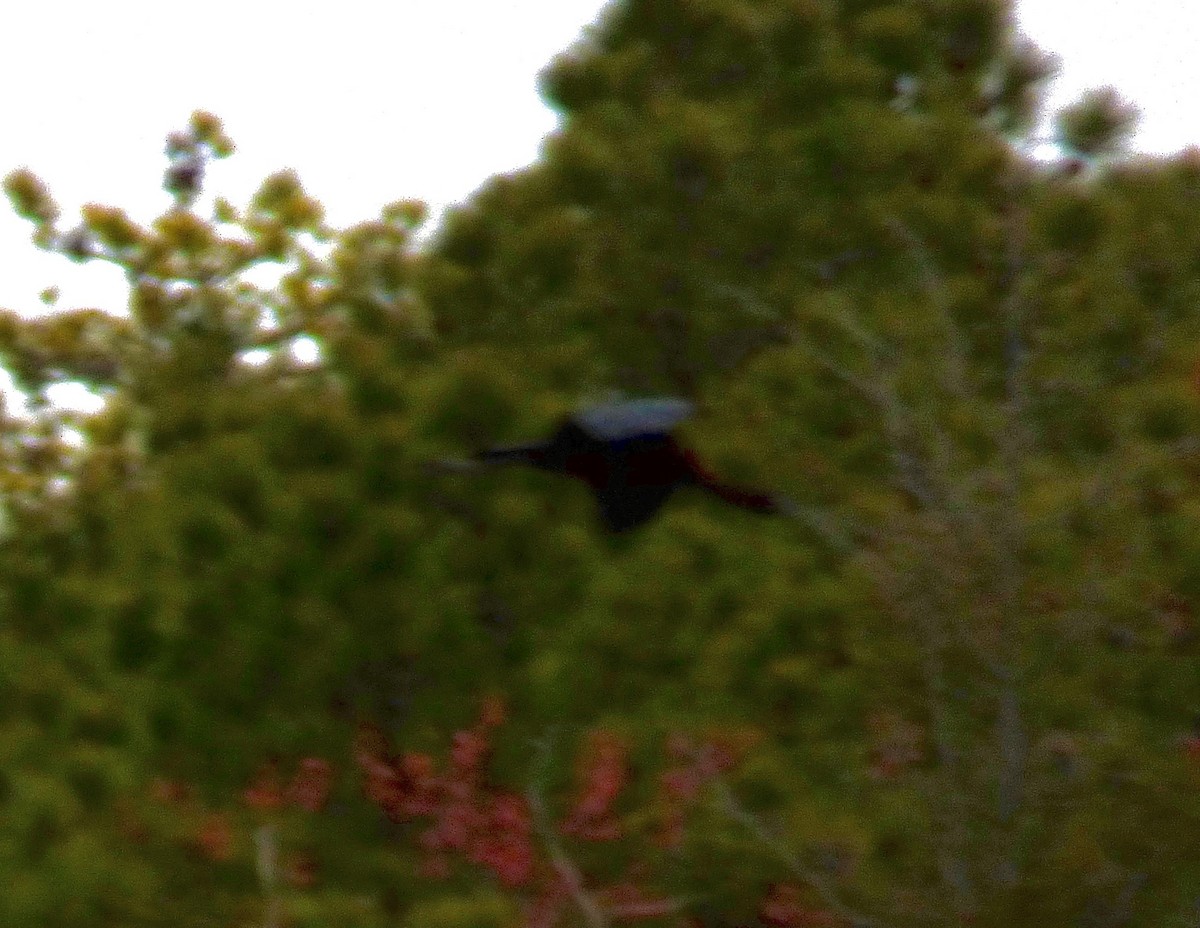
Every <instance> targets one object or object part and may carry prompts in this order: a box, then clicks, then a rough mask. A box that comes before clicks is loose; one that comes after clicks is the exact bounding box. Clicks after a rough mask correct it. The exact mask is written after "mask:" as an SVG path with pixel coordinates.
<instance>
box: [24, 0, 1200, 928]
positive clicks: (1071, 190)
mask: <svg viewBox="0 0 1200 928" xmlns="http://www.w3.org/2000/svg"><path fill="white" fill-rule="evenodd" d="M1052 72H1053V63H1052V61H1051V60H1050V59H1049V58H1048V56H1046V55H1045V54H1044V53H1042V52H1040V51H1039V50H1037V49H1036V48H1034V47H1032V46H1031V45H1029V44H1028V43H1027V42H1025V41H1024V40H1021V39H1019V38H1018V37H1016V36H1015V34H1014V32H1013V29H1012V23H1011V10H1010V8H1009V6H1008V5H1007V4H1005V3H1001V2H998V0H837V2H833V0H829V2H825V0H618V2H614V3H613V4H612V5H611V6H610V7H609V8H608V9H607V10H606V11H605V13H604V14H603V16H602V17H601V19H600V20H599V21H598V22H597V23H596V24H595V25H594V26H593V27H592V28H591V29H589V31H588V32H587V33H586V35H585V36H584V37H583V38H582V39H581V40H580V41H579V43H578V44H577V45H576V46H574V47H572V48H570V49H567V50H565V51H564V52H563V53H562V54H561V55H560V56H558V57H557V58H556V59H555V60H553V61H552V62H550V63H549V64H548V65H547V67H546V68H545V70H544V71H543V72H542V74H541V78H540V81H541V83H540V86H541V90H542V93H543V96H544V98H545V99H546V101H547V103H548V104H549V105H551V106H553V107H554V108H555V109H557V110H558V111H559V112H560V114H561V115H562V122H561V127H560V129H559V130H558V131H557V132H556V133H555V134H554V135H552V136H551V137H550V138H548V139H547V141H546V143H545V146H544V150H543V153H542V156H541V158H540V159H539V160H538V161H537V162H536V163H535V164H533V165H531V166H529V167H528V168H526V169H523V170H521V171H519V172H516V173H513V174H508V175H504V176H498V177H495V178H493V179H491V180H490V181H489V182H488V183H487V184H485V185H484V186H483V187H482V188H481V189H480V190H479V191H478V192H477V193H476V194H475V195H474V196H472V197H471V198H470V199H469V200H468V201H466V202H464V203H462V204H459V205H457V206H456V207H454V208H452V209H451V210H450V211H449V212H448V214H447V215H446V216H445V217H444V219H443V220H442V221H441V223H440V224H439V226H438V227H437V229H436V230H433V234H432V235H430V236H427V237H421V236H419V235H418V233H419V232H420V231H421V230H422V228H423V226H424V225H425V223H426V222H427V219H426V211H425V208H424V206H423V205H422V204H421V203H419V202H417V201H410V202H400V203H393V204H389V205H386V206H384V207H383V208H382V209H381V210H380V213H379V215H378V217H376V218H373V219H370V220H368V221H364V222H362V223H360V224H359V225H356V226H353V227H351V228H347V229H335V228H331V227H330V226H329V225H328V224H327V222H326V220H325V217H324V212H323V209H322V206H321V202H320V200H319V199H318V197H317V196H315V195H314V194H312V193H310V192H308V191H306V190H305V188H304V187H303V185H302V184H301V181H300V179H299V178H298V177H297V176H296V174H295V173H294V172H293V171H290V170H283V171H280V172H279V173H277V174H274V175H272V176H270V177H268V178H266V179H265V180H264V181H263V183H262V185H261V187H260V188H259V189H258V191H257V193H256V194H255V195H254V196H253V197H252V198H251V199H250V201H249V202H248V203H244V204H241V203H232V202H229V201H228V200H226V199H223V198H222V197H221V196H220V192H219V191H212V190H209V189H208V188H207V186H206V184H205V173H206V167H207V166H208V165H209V164H210V163H211V162H212V161H213V160H214V159H219V158H224V157H230V156H233V148H234V146H233V142H232V141H231V140H230V139H229V138H228V137H227V136H226V134H225V132H224V130H223V128H222V126H221V123H220V121H219V120H218V119H217V118H216V117H215V116H213V115H211V114H207V113H196V114H193V116H192V117H191V119H190V121H189V122H188V123H187V125H186V127H185V128H183V129H180V130H178V131H176V132H173V133H172V134H170V135H169V136H168V138H167V143H166V149H165V154H166V158H167V163H166V167H165V174H164V177H163V188H164V190H165V192H166V194H167V195H168V202H167V205H166V206H165V208H164V209H163V211H162V213H161V214H160V215H159V216H158V217H157V218H155V219H153V221H150V222H145V223H143V222H140V221H137V220H135V219H134V218H132V217H131V216H129V215H128V214H127V213H126V212H125V211H123V210H122V209H120V208H119V207H116V206H109V205H100V204H91V205H88V206H86V207H84V208H83V210H82V213H81V215H80V216H79V217H78V219H74V218H67V217H64V216H63V215H62V214H61V211H60V210H59V209H58V207H57V206H56V205H55V203H54V201H53V198H52V195H51V192H50V190H49V188H48V185H46V184H44V183H43V182H42V181H41V180H40V179H39V178H38V177H37V176H36V175H35V174H34V173H33V172H32V171H31V170H28V169H20V170H16V171H14V172H12V173H11V174H9V175H8V177H7V179H6V181H5V189H6V192H7V193H8V196H9V198H10V200H11V202H12V204H13V207H14V208H15V209H16V211H17V212H18V213H19V214H20V215H21V216H23V217H24V218H26V219H27V220H29V222H30V223H31V227H32V230H33V241H34V244H35V245H36V246H37V247H39V248H42V249H45V250H48V251H51V252H55V253H58V254H61V255H62V256H63V257H64V258H65V259H68V260H72V261H83V262H97V261H99V262H107V263H109V264H112V265H114V266H116V267H117V268H119V269H120V270H121V271H122V272H123V273H124V274H125V276H126V279H127V281H128V287H129V301H128V305H126V306H107V307H78V308H59V307H54V308H53V309H52V311H50V312H42V313H39V314H33V313H29V312H27V311H22V310H27V309H28V308H26V307H17V308H13V309H11V310H7V311H4V312H3V313H2V314H0V361H2V364H3V367H4V369H5V370H6V371H7V372H8V374H9V375H10V376H11V378H12V381H13V383H14V390H13V391H12V392H11V393H10V394H9V396H8V399H7V400H6V406H5V410H4V413H3V418H2V421H0V486H2V487H3V490H4V495H3V532H4V534H3V541H2V542H0V883H2V884H3V885H4V886H5V891H4V892H3V893H0V915H2V916H3V919H4V920H5V921H6V922H11V923H13V924H29V925H36V924H46V925H56V926H76V925H78V926H92V925H108V924H112V925H155V924H172V925H197V926H198V925H242V924H246V925H250V924H254V925H258V924H263V925H267V926H271V928H274V926H282V925H297V926H301V925H313V926H316V925H323V926H324V925H348V926H349V925H354V926H376V925H378V926H384V925H395V924H404V925H413V926H417V925H421V926H435V928H436V926H445V928H454V926H463V928H466V926H491V925H495V926H518V925H520V926H530V928H546V926H551V925H562V926H568V925H588V926H590V928H598V926H602V925H619V924H626V923H632V922H636V921H640V922H644V923H647V924H652V925H663V926H705V928H716V926H724V925H730V926H732V925H751V924H763V925H775V926H822V925H823V926H850V925H854V926H866V925H874V926H879V928H885V926H894V928H901V926H930V925H933V926H938V925H946V926H957V925H968V924H969V925H978V926H992V925H994V926H1020V925H1045V924H1086V925H1146V926H1149V925H1169V924H1185V923H1188V920H1189V919H1194V913H1195V910H1196V906H1197V904H1198V900H1200V846H1198V842H1200V837H1198V836H1200V828H1197V824H1198V822H1197V819H1198V818H1200V793H1198V792H1197V788H1198V786H1200V729H1197V727H1196V726H1197V725H1200V675H1198V674H1197V673H1196V660H1197V658H1198V657H1200V640H1198V638H1197V628H1196V619H1195V614H1194V613H1195V608H1196V602H1197V597H1200V544H1198V542H1197V541H1196V539H1197V538H1198V537H1200V535H1198V533H1197V532H1196V531H1195V527H1196V524H1197V523H1196V522H1193V521H1192V519H1193V517H1200V495H1198V494H1197V491H1196V480H1197V478H1198V477H1200V443H1198V441H1197V436H1196V428H1197V413H1198V412H1200V340H1198V336H1200V303H1198V300H1200V228H1198V227H1197V224H1196V222H1195V215H1196V208H1197V205H1198V204H1200V157H1198V156H1197V154H1196V153H1195V151H1189V152H1183V153H1181V154H1179V155H1177V156H1173V157H1171V158H1162V159H1149V158H1144V157H1133V156H1131V155H1129V154H1128V152H1127V149H1126V147H1125V145H1126V143H1127V141H1128V138H1129V133H1130V131H1131V128H1132V126H1133V123H1134V118H1135V113H1134V111H1133V110H1132V109H1131V108H1130V107H1129V106H1128V104H1126V103H1125V102H1124V101H1122V100H1121V99H1120V98H1119V97H1118V96H1117V95H1116V94H1115V93H1113V92H1112V91H1109V90H1098V91H1096V92H1093V93H1091V94H1089V95H1086V96H1085V97H1083V98H1082V99H1081V100H1080V101H1078V102H1077V103H1076V104H1074V105H1072V106H1070V107H1068V108H1067V109H1066V110H1064V111H1063V112H1062V113H1061V114H1059V116H1058V118H1057V119H1056V120H1052V123H1053V133H1054V144H1055V145H1056V146H1057V147H1056V152H1057V154H1056V155H1055V156H1054V157H1052V158H1034V157H1033V156H1032V155H1031V154H1030V151H1031V150H1032V148H1033V143H1034V140H1035V139H1038V138H1040V133H1041V132H1042V131H1043V130H1042V128H1041V124H1042V120H1041V119H1040V117H1041V115H1042V114H1041V106H1040V102H1039V101H1040V89H1041V87H1042V86H1043V83H1044V81H1045V80H1046V79H1047V78H1048V77H1049V76H1050V75H1051V74H1052ZM63 383H79V384H83V385H84V386H86V387H87V388H88V389H90V390H91V391H93V392H94V393H95V394H96V396H97V397H99V398H100V399H101V400H102V404H101V405H100V408H99V409H98V411H96V412H92V413H83V412H80V411H78V410H73V409H70V408H65V407H63V406H61V405H56V404H55V403H53V402H52V401H51V399H50V396H51V394H52V393H53V389H52V388H53V387H55V386H56V385H60V384H63ZM650 393H670V394H674V395H678V396H681V397H685V398H686V399H688V400H689V401H691V402H693V403H695V404H696V406H697V408H698V410H699V412H698V415H697V416H696V417H695V419H694V420H693V421H691V422H689V423H688V424H687V426H686V428H685V431H686V435H687V439H688V441H689V443H691V444H694V445H695V446H697V447H698V448H699V449H700V450H701V451H702V452H703V454H704V455H705V456H706V457H708V458H711V459H712V460H714V461H715V462H716V463H717V464H718V465H719V466H720V468H721V471H722V472H723V473H728V474H729V475H730V476H731V478H734V479H737V480H739V481H744V482H746V483H751V484H762V485H767V486H772V487H778V488H779V489H780V490H782V491H784V492H786V493H787V494H788V495H790V496H791V497H793V498H794V499H796V500H797V501H798V502H799V503H800V504H801V505H803V506H804V507H805V508H806V511H808V512H811V513H813V514H814V521H813V525H811V526H809V527H808V528H805V527H801V526H797V525H796V524H795V523H793V522H789V521H785V520H778V521H763V520H760V519H756V518H754V517H752V516H748V515H746V514H744V513H740V512H738V511H736V510H730V509H726V508H722V507H720V506H719V505H716V504H714V503H711V502H708V501H706V500H705V499H704V498H702V497H697V498H695V499H693V500H691V501H690V502H689V503H688V504H687V505H680V506H671V507H669V508H668V509H666V510H664V511H663V512H662V514H661V515H660V516H659V517H657V518H656V519H655V520H654V521H653V522H651V523H650V524H649V525H647V526H646V527H644V528H642V529H640V530H639V531H637V532H636V533H634V534H632V535H630V536H628V537H624V536H623V537H621V538H619V539H613V538H611V537H609V536H607V535H606V534H605V533H604V532H603V531H601V530H599V529H598V528H597V526H596V524H595V522H594V520H593V518H592V513H591V509H590V502H589V500H588V499H587V494H586V492H585V491H584V490H583V489H581V488H579V487H576V486H572V485H569V484H568V483H567V482H565V481H563V482H559V481H554V480H552V479H548V478H547V477H546V476H545V475H541V474H537V473H519V472H505V473H503V474H495V475H489V476H487V477H486V478H475V477H471V478H470V479H467V478H465V477H461V476H455V475H448V474H445V473H439V472H437V471H436V470H435V469H431V468H430V467H429V466H428V464H429V462H430V461H433V460H435V459H438V458H441V457H444V456H447V455H455V454H462V453H465V452H469V451H471V450H474V449H477V448H479V447H482V446H484V445H486V444H489V443H493V442H504V441H520V440H523V439H525V438H527V437H528V436H530V435H540V434H543V432H544V430H545V429H546V428H547V427H549V425H550V424H552V423H553V422H555V421H557V420H558V419H559V417H560V416H561V415H562V414H563V413H564V412H565V411H567V410H569V409H572V408H574V407H575V406H577V405H578V404H579V403H580V402H581V401H586V400H589V399H601V398H605V397H610V396H614V395H627V396H636V395H644V394H650ZM813 526H816V527H817V530H815V531H814V530H813Z"/></svg>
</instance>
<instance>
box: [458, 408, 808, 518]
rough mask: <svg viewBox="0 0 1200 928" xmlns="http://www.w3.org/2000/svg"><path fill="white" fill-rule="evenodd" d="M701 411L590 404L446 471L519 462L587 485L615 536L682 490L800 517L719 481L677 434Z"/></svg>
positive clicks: (778, 501) (779, 503) (783, 503)
mask: <svg viewBox="0 0 1200 928" xmlns="http://www.w3.org/2000/svg"><path fill="white" fill-rule="evenodd" d="M694 413H695V406H694V405H693V404H692V403H690V402H688V401H687V400H682V399H677V398H674V397H649V398H644V399H635V400H626V401H623V402H615V403H606V404H603V405H599V406H590V407H587V408H584V409H581V410H578V411H576V412H575V413H573V414H572V415H569V416H567V417H566V418H565V419H563V420H562V422H561V423H560V424H559V425H558V427H557V428H556V429H555V430H554V432H553V434H551V435H550V437H549V438H547V439H544V440H543V441H538V442H533V443H531V444H524V445H511V446H507V447H500V448H490V449H488V450H485V451H480V452H478V453H477V454H475V455H474V456H473V457H472V458H470V459H468V460H459V461H441V462H438V466H439V468H440V469H443V470H454V471H467V470H474V469H475V468H477V467H480V466H483V465H489V464H518V465H526V466H530V467H535V468H537V469H538V470H545V471H551V472H553V473H557V474H565V475H567V476H569V477H574V478H575V479H577V480H581V481H583V482H584V483H585V484H587V485H588V487H590V488H591V491H592V493H593V495H594V496H595V498H596V503H597V505H598V508H599V512H600V518H601V521H602V522H603V523H604V526H605V528H607V529H608V530H609V531H611V532H615V533H620V532H627V531H629V530H630V529H634V528H637V527H638V526H640V525H643V524H644V523H646V522H647V521H649V520H650V519H651V518H652V517H653V516H654V514H655V513H657V512H658V511H659V509H661V508H662V506H663V504H664V503H666V501H667V500H668V499H669V498H670V497H671V494H673V493H674V492H675V491H676V490H678V489H680V488H683V487H695V488H696V489H699V490H703V491H704V492H706V493H709V494H711V495H712V496H715V497H717V498H718V499H721V500H723V501H724V502H726V503H729V504H731V505H734V506H738V507H740V508H742V509H748V510H750V511H752V512H761V513H784V514H791V515H794V514H796V512H795V509H796V507H795V506H794V504H792V503H791V502H790V501H788V500H786V499H783V498H782V497H779V496H775V495H774V494H770V493H763V492H759V491H757V490H749V489H744V488H742V487H737V486H733V485H732V484H728V483H725V482H724V481H722V480H720V479H718V478H717V477H716V476H715V475H714V474H713V473H712V472H711V471H709V470H708V469H707V468H706V467H705V466H704V465H703V464H701V463H700V461H699V459H698V458H697V457H696V455H695V454H694V453H693V452H692V451H691V450H690V449H688V448H684V447H683V446H681V445H680V444H679V443H678V442H677V441H676V440H675V438H674V436H673V434H672V433H673V432H674V430H675V428H676V426H678V425H679V424H680V423H681V422H683V421H684V420H686V419H688V418H690V417H691V416H692V415H693V414H694Z"/></svg>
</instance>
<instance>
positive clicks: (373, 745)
mask: <svg viewBox="0 0 1200 928" xmlns="http://www.w3.org/2000/svg"><path fill="white" fill-rule="evenodd" d="M504 721H505V712H504V706H503V703H502V702H501V701H500V700H499V699H498V698H495V697H492V698H490V699H489V700H487V701H485V703H484V704H483V707H482V711H481V713H480V718H479V721H478V722H477V723H476V724H475V725H474V726H473V727H471V728H468V729H463V730H460V731H458V732H455V733H454V734H453V736H452V737H451V739H450V744H449V746H448V751H447V755H448V756H447V758H446V763H445V766H444V767H441V768H439V766H438V764H436V763H435V761H434V759H433V758H432V757H430V756H429V755H427V754H415V753H408V754H402V755H400V756H399V757H396V756H393V755H391V754H390V753H389V748H388V745H387V742H386V740H385V739H384V738H383V736H382V735H381V734H380V733H379V732H378V730H377V729H373V728H367V727H363V728H360V729H359V732H358V734H357V735H356V738H355V760H356V762H357V764H358V767H359V770H360V771H361V774H362V777H363V790H364V793H365V794H366V796H367V797H368V799H370V800H371V801H372V802H373V803H375V804H376V805H377V806H379V808H380V809H382V810H383V812H384V813H385V814H386V815H387V816H388V817H389V818H391V819H392V820H393V821H398V822H399V821H420V822H423V827H422V828H421V829H420V831H419V832H418V833H417V847H418V848H419V849H420V852H421V866H420V872H421V874H422V876H424V877H426V878H430V879H445V878H448V877H450V876H451V875H452V873H453V870H454V866H455V864H456V862H460V861H465V862H468V863H470V864H473V865H475V866H477V867H482V868H485V869H487V870H488V871H490V872H491V873H492V875H493V876H494V877H495V879H496V880H497V881H498V882H499V883H500V885H502V886H504V887H506V888H508V889H510V890H521V891H522V892H523V898H524V900H525V904H524V925H525V926H526V928H553V926H555V925H557V924H559V923H560V921H561V920H562V919H563V918H564V917H565V916H566V915H567V914H568V912H569V911H570V910H571V909H572V908H573V907H574V906H575V905H577V904H578V901H577V900H576V899H575V898H574V896H575V894H576V893H577V892H578V891H579V890H577V889H572V888H571V886H570V884H569V882H568V880H567V876H566V875H565V873H564V871H563V869H562V867H563V865H562V862H561V859H560V858H556V857H552V856H551V855H550V854H549V853H548V852H547V851H546V850H544V849H543V848H541V847H539V844H540V842H539V840H538V836H537V835H536V834H535V829H534V821H533V815H532V810H531V808H530V805H529V802H528V801H527V800H526V799H525V798H524V797H523V796H521V795H519V794H517V793H514V792H511V791H507V790H504V789H501V788H498V787H496V786H494V785H493V784H491V783H490V782H489V779H488V770H487V766H488V760H489V758H490V756H491V753H492V744H493V737H494V736H495V734H496V733H497V732H498V731H499V730H500V729H501V728H502V725H503V723H504ZM740 753H741V751H740V749H739V747H738V746H737V745H735V744H734V743H733V742H729V743H722V742H719V741H711V740H710V741H705V742H701V743H697V742H694V741H692V740H691V739H689V738H686V737H683V736H675V737H673V738H672V739H671V741H670V743H669V744H668V755H669V757H670V759H671V766H670V767H669V768H668V769H667V770H666V771H664V772H663V773H662V774H661V775H660V784H661V787H662V791H661V800H660V801H661V803H662V805H663V807H664V808H665V810H666V814H667V818H668V828H667V829H666V831H667V834H668V837H669V838H673V839H674V840H678V839H679V837H680V836H681V835H682V830H683V827H684V825H685V822H686V815H687V814H688V812H689V811H690V810H691V809H692V808H693V807H694V806H695V805H696V804H697V803H698V802H699V800H700V798H701V795H702V791H703V788H704V786H705V785H706V784H708V783H710V782H711V781H712V780H713V779H714V778H716V777H718V776H720V775H721V774H722V773H724V772H725V771H727V770H729V769H731V768H732V767H733V766H735V765H736V763H737V758H738V755H739V754H740ZM629 784H630V766H629V760H628V750H627V747H626V745H625V743H624V742H623V741H622V740H621V739H620V738H619V737H618V736H617V735H616V734H614V733H612V732H610V731H597V732H594V733H592V734H591V735H590V736H589V737H588V738H587V739H586V741H585V743H584V745H583V748H582V750H581V751H580V754H579V759H578V764H577V767H576V777H575V789H574V792H573V795H572V797H571V801H570V804H569V807H568V811H567V813H566V814H565V815H564V816H563V818H562V820H561V821H560V822H559V823H558V825H557V829H556V830H557V831H558V832H559V833H561V834H563V835H566V836H569V837H572V838H575V839H578V840H581V841H589V842H593V841H616V840H618V839H621V838H627V837H629V833H628V831H627V829H626V827H625V825H624V823H623V821H622V820H621V818H620V817H619V816H618V807H619V805H620V803H621V799H622V797H623V796H624V795H625V792H626V790H627V788H628V786H629ZM543 838H544V839H545V840H548V841H553V837H552V836H550V835H545V836H543ZM563 850H565V851H566V852H567V853H568V854H569V853H570V851H569V849H568V848H564V849H563ZM631 850H632V849H631ZM555 853H559V852H557V851H556V852H555ZM634 853H635V854H636V853H637V852H636V850H634ZM655 853H657V852H653V853H652V854H651V858H650V859H653V858H654V855H655ZM577 878H578V879H581V880H582V882H583V887H582V891H583V892H586V893H587V894H588V896H589V897H590V898H591V899H592V900H593V901H594V902H595V903H596V904H597V905H599V906H600V907H601V908H602V909H603V910H604V912H605V913H606V914H607V916H608V917H609V918H610V919H611V920H612V922H613V923H614V924H615V923H628V922H635V921H639V920H648V919H663V918H668V917H671V916H674V915H677V914H678V913H679V910H680V903H679V902H678V900H675V899H672V898H670V897H668V896H665V895H663V894H662V893H660V892H656V891H655V890H654V889H653V887H652V877H651V876H650V875H649V872H648V871H647V870H637V869H634V870H630V871H628V873H627V875H626V877H625V878H624V879H622V880H621V881H619V882H617V883H614V884H611V885H608V886H594V885H589V884H590V883H591V881H590V880H589V879H588V876H587V874H586V873H579V874H578V875H577V876H572V877H571V880H574V879H577ZM763 913H764V914H763V918H764V920H769V919H772V918H773V919H775V921H768V923H769V924H775V925H780V926H784V928H788V926H792V925H812V926H822V925H832V924H835V922H833V921H822V920H821V919H822V918H827V916H826V915H825V913H822V912H820V911H818V910H816V909H804V908H802V907H800V906H799V904H798V902H796V903H795V904H792V903H791V901H790V899H789V897H788V896H787V895H786V892H784V893H783V894H782V895H781V894H780V893H779V892H777V893H776V894H775V897H773V898H772V899H769V900H767V901H766V902H764V908H763ZM804 919H808V920H807V921H805V920H804Z"/></svg>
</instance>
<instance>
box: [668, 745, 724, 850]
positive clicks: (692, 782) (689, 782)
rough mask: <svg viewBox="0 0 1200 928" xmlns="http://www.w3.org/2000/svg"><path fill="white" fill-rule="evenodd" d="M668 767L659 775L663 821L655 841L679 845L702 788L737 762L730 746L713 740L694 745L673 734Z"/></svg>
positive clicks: (669, 748)
mask: <svg viewBox="0 0 1200 928" xmlns="http://www.w3.org/2000/svg"><path fill="white" fill-rule="evenodd" d="M667 755H668V756H669V757H670V758H671V766H670V767H668V768H667V769H666V770H665V771H663V773H662V774H660V775H659V786H660V788H661V790H662V797H663V798H662V807H663V821H662V830H661V831H660V832H659V835H658V843H659V844H660V845H661V846H663V847H678V846H679V844H680V843H682V841H683V836H684V825H685V823H686V820H687V815H688V813H689V812H690V810H691V809H692V807H693V806H695V804H696V803H697V802H698V801H699V799H700V796H701V793H702V792H703V790H704V788H705V787H706V786H707V785H708V784H709V783H711V782H712V781H713V780H715V779H716V778H717V777H718V776H720V775H721V774H722V773H725V772H726V771H727V770H730V769H732V768H733V767H734V765H735V764H736V759H735V757H734V754H733V751H732V749H731V748H729V747H726V746H724V745H719V744H716V743H713V742H707V743H704V744H696V743H695V742H693V741H692V740H691V739H690V738H688V737H686V736H684V735H680V734H676V735H672V736H671V738H670V740H668V742H667Z"/></svg>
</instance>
